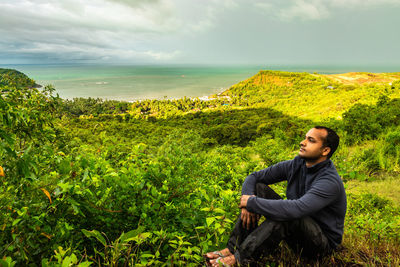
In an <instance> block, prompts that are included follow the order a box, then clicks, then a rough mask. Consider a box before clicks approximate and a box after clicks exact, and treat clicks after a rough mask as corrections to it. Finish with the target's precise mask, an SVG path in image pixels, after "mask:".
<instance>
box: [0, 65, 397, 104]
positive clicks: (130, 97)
mask: <svg viewBox="0 0 400 267" xmlns="http://www.w3.org/2000/svg"><path fill="white" fill-rule="evenodd" d="M0 67H2V68H14V69H17V70H19V71H21V72H23V73H25V74H27V75H28V76H29V77H30V78H32V79H34V80H35V81H36V82H37V83H39V84H41V85H47V84H52V85H53V86H54V87H55V88H56V92H57V93H58V94H59V95H60V97H62V98H68V99H72V98H74V97H95V98H97V97H99V98H104V99H116V100H126V101H135V100H141V99H173V98H181V97H184V96H186V97H202V96H207V95H211V94H215V93H219V92H221V91H223V90H225V89H227V88H229V87H230V86H231V85H233V84H236V83H238V82H239V81H242V80H245V79H247V78H249V77H251V76H253V75H255V74H256V73H257V72H258V71H259V70H262V69H264V70H265V69H273V70H286V71H305V72H311V73H312V72H318V73H324V74H332V73H344V72H350V71H368V72H396V71H400V68H396V67H390V66H373V67H371V66H287V65H286V66H285V65H273V66H268V65H265V66H176V65H172V66H110V65H108V66H99V65H0Z"/></svg>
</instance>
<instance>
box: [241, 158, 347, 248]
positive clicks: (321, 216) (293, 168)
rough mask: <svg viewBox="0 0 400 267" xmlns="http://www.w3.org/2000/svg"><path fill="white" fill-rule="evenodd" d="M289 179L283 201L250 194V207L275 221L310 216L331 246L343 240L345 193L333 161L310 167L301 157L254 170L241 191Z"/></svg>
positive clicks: (243, 192)
mask: <svg viewBox="0 0 400 267" xmlns="http://www.w3.org/2000/svg"><path fill="white" fill-rule="evenodd" d="M284 180H287V189H286V197H287V199H285V200H283V199H281V200H272V199H263V198H258V197H250V198H249V200H248V202H247V210H248V211H250V212H253V213H258V214H262V215H264V216H265V217H266V218H268V219H271V220H275V221H290V220H294V219H297V218H301V217H304V216H310V217H311V218H313V219H314V220H315V221H316V222H317V223H318V224H319V226H320V227H321V230H322V231H323V232H324V233H325V235H326V237H327V238H328V240H329V242H330V245H331V247H332V248H336V246H337V245H339V244H340V243H341V242H342V236H343V226H344V217H345V214H346V207H347V201H346V193H345V190H344V186H343V182H342V180H341V179H340V177H339V175H338V173H337V171H336V168H335V166H334V165H333V163H332V161H331V160H329V159H328V160H326V161H323V162H320V163H318V164H316V165H314V166H312V167H310V168H307V167H306V164H305V160H304V159H302V158H300V157H299V156H297V157H295V158H294V159H293V160H288V161H283V162H280V163H278V164H275V165H273V166H270V167H269V168H267V169H264V170H261V171H258V172H253V173H252V174H250V175H249V176H247V178H246V180H245V181H244V183H243V188H242V194H243V195H254V194H255V185H256V183H264V184H267V185H269V184H274V183H277V182H280V181H284Z"/></svg>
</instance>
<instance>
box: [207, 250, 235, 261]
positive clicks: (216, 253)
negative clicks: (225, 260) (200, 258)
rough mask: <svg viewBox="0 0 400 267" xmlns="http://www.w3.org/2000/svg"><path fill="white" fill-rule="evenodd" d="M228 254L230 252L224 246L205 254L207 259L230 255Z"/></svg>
mask: <svg viewBox="0 0 400 267" xmlns="http://www.w3.org/2000/svg"><path fill="white" fill-rule="evenodd" d="M230 255H232V253H231V252H230V251H229V249H228V248H224V249H222V250H220V251H214V252H208V253H207V254H206V255H205V256H206V257H207V258H208V259H217V258H219V257H226V256H230Z"/></svg>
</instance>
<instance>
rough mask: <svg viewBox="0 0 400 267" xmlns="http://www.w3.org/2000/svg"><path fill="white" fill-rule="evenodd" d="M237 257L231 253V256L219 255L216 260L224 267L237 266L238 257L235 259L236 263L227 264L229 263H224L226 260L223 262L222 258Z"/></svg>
mask: <svg viewBox="0 0 400 267" xmlns="http://www.w3.org/2000/svg"><path fill="white" fill-rule="evenodd" d="M232 256H233V257H235V256H234V255H231V256H227V257H219V258H218V259H217V260H216V263H218V266H221V265H222V266H223V267H233V266H235V264H236V259H235V263H233V264H227V263H224V262H221V260H222V259H224V258H229V257H232Z"/></svg>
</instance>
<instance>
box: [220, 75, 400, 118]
mask: <svg viewBox="0 0 400 267" xmlns="http://www.w3.org/2000/svg"><path fill="white" fill-rule="evenodd" d="M371 75H372V76H371ZM345 78H346V79H345ZM399 79H400V73H392V74H388V73H382V74H366V73H350V74H342V75H322V74H308V73H290V72H281V71H260V72H259V73H258V74H257V75H255V76H253V77H251V78H249V79H247V80H245V81H242V82H240V83H238V84H236V85H234V86H232V87H231V88H230V89H229V90H227V91H225V92H224V93H223V94H222V95H224V96H230V97H233V98H238V99H247V100H249V101H250V102H251V104H252V105H254V106H256V107H258V106H267V107H269V108H272V109H275V110H279V111H281V112H283V113H284V114H287V115H292V116H297V117H300V118H304V119H312V120H314V121H315V120H318V119H323V118H327V117H333V118H341V114H342V113H343V112H344V111H346V110H347V109H349V108H350V107H351V106H352V105H354V104H355V103H365V104H372V103H375V102H376V100H377V99H378V97H379V95H381V94H386V95H387V96H389V97H399V96H400V91H399V90H395V89H394V88H393V86H392V85H391V84H390V83H393V81H396V80H399Z"/></svg>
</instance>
